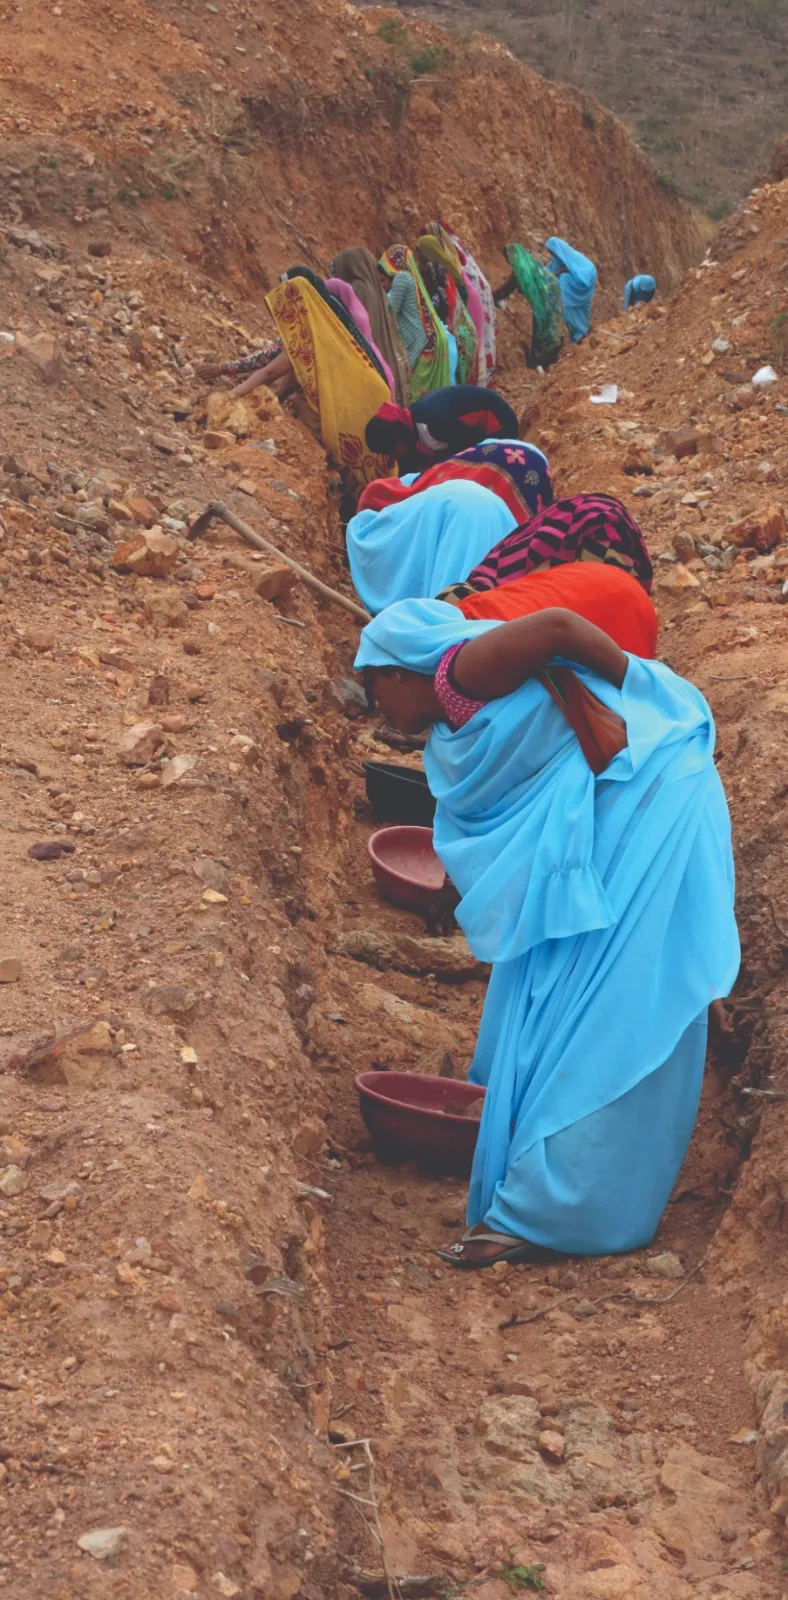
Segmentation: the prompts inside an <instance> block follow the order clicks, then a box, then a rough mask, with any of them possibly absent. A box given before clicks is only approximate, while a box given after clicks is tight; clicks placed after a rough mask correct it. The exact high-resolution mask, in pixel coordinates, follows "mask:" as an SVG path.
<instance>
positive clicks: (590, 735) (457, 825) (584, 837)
mask: <svg viewBox="0 0 788 1600" xmlns="http://www.w3.org/2000/svg"><path fill="white" fill-rule="evenodd" d="M568 663H571V667H570V666H568ZM356 665H357V667H360V668H363V669H364V670H365V677H366V679H367V683H368V688H369V689H370V691H371V692H372V694H373V695H374V697H375V698H376V699H377V700H378V702H379V704H380V705H381V707H382V709H383V710H384V711H385V712H386V715H387V716H388V718H389V720H390V721H392V722H393V723H394V724H395V725H396V726H397V727H399V728H400V729H402V730H403V731H405V732H409V733H413V732H416V731H417V730H418V729H424V728H427V727H429V728H430V736H429V739H428V741H427V748H426V753H425V770H426V773H427V778H428V781H429V785H430V789H431V790H432V793H433V795H434V796H435V799H436V801H437V810H436V814H435V833H434V842H435V849H436V851H437V853H438V855H439V856H440V858H441V860H442V862H443V864H444V866H445V868H446V871H447V872H448V874H449V876H450V877H451V879H452V881H453V882H454V885H455V887H456V889H457V890H458V892H459V893H460V895H461V897H462V898H461V901H460V905H459V907H458V910H457V918H458V921H459V923H460V925H461V927H462V928H463V929H464V931H465V934H466V936H467V938H468V942H469V944H470V946H471V949H472V950H473V952H474V954H475V955H476V956H477V957H478V958H479V959H480V960H482V961H488V962H491V963H492V964H493V971H492V977H491V980H490V986H489V991H488V995H487V1000H486V1004H485V1008H484V1014H483V1017H482V1022H481V1028H480V1032H479V1038H478V1042H477V1046H476V1052H475V1055H474V1059H473V1064H472V1067H471V1072H470V1077H471V1080H472V1081H473V1082H475V1083H478V1084H481V1085H484V1086H485V1088H486V1095H485V1101H484V1109H483V1115H482V1121H481V1127H480V1132H479V1139H478V1143H477V1148H476V1156H475V1160H474V1165H473V1173H472V1177H471V1186H470V1195H469V1202H468V1223H469V1227H468V1229H467V1230H466V1232H465V1234H464V1235H463V1237H462V1238H461V1239H460V1240H458V1241H456V1242H455V1243H453V1244H450V1245H448V1246H446V1247H445V1248H444V1249H443V1250H442V1251H441V1252H440V1254H441V1256H442V1258H443V1259H444V1260H445V1261H447V1262H449V1263H451V1264H452V1265H454V1266H459V1267H469V1268H475V1267H482V1266H489V1265H491V1264H493V1263H494V1262H496V1261H500V1260H508V1261H513V1260H522V1259H527V1258H528V1256H529V1255H532V1254H533V1253H534V1247H542V1248H548V1249H551V1250H556V1251H562V1252H570V1253H580V1254H589V1255H596V1254H605V1255H606V1254H608V1253H612V1252H615V1251H624V1250H633V1249H637V1248H638V1247H640V1246H643V1245H646V1244H648V1243H649V1241H650V1240H651V1239H652V1238H653V1235H654V1233H655V1231H656V1228H657V1226H658V1223H659V1220H660V1217H661V1215H662V1212H663V1210H664V1208H665V1205H666V1204H667V1201H668V1198H669V1196H670V1192H671V1189H672V1187H673V1185H674V1183H675V1181H676V1178H677V1176H678V1173H679V1169H680V1167H681V1163H682V1161H683V1159H684V1155H685V1152H686V1149H687V1145H688V1143H689V1140H690V1136H691V1134H692V1129H693V1125H694V1122H695V1116H696V1113H697V1107H698V1102H699V1097H700V1090H701V1082H702V1077H703V1066H704V1059H705V1052H706V1035H707V1018H708V1013H709V1008H710V1006H712V1004H713V1003H714V1002H716V1001H718V1000H719V999H720V998H721V997H723V996H725V995H727V994H728V992H729V990H730V989H731V987H732V985H733V982H734V980H735V978H736V974H737V971H738V964H739V945H738V938H737V932H736V923H735V919H734V912H733V893H734V885H733V863H732V856H731V842H730V823H729V818H728V810H727V805H726V802H725V796H724V793H723V790H722V785H721V783H720V780H719V777H718V775H717V771H716V768H715V765H714V724H713V722H712V718H711V713H710V711H709V708H708V706H707V705H706V702H705V701H704V699H703V697H702V695H701V694H700V693H699V691H698V690H697V689H695V688H694V687H693V686H692V685H691V684H689V683H686V682H685V681H684V680H683V679H681V678H679V677H677V676H676V675H675V674H674V673H673V672H671V671H670V669H669V668H668V667H666V666H664V665H662V664H661V663H658V662H655V661H643V660H640V659H639V658H638V657H635V656H628V655H625V654H624V652H623V651H621V650H619V648H618V646H617V645H616V644H614V642H613V641H612V640H611V639H609V638H608V637H607V635H606V634H603V633H601V632H600V630H599V629H597V628H595V627H593V626H592V625H591V624H590V623H587V622H585V621H584V619H582V618H579V617H575V616H573V615H571V614H570V613H569V612H566V611H559V610H552V611H544V612H542V613H540V614H539V615H537V616H529V617H524V618H521V619H519V620H518V621H515V622H508V623H496V622H476V623H474V622H469V621H467V620H465V619H464V618H463V617H462V615H461V614H459V613H458V612H457V611H456V609H455V608H453V607H451V606H448V605H445V604H444V603H443V602H441V601H435V600H432V601H421V602H416V601H410V602H403V603H400V604H398V605H393V606H390V607H389V608H388V609H387V610H386V611H384V612H382V613H381V615H380V616H379V617H377V618H375V620H374V621H373V622H371V623H370V624H369V625H368V626H367V627H366V628H365V629H364V631H363V633H362V636H361V643H360V648H359V652H358V656H357V659H356ZM546 669H549V670H546ZM600 730H601V731H600Z"/></svg>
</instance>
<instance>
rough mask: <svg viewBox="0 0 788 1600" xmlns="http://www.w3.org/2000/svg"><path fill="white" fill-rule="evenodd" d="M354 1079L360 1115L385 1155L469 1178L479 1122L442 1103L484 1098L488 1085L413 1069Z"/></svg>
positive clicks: (394, 1159)
mask: <svg viewBox="0 0 788 1600" xmlns="http://www.w3.org/2000/svg"><path fill="white" fill-rule="evenodd" d="M355 1083H356V1088H357V1090H358V1096H359V1100H360V1102H361V1115H362V1117H363V1118H364V1122H365V1123H366V1126H367V1130H368V1132H369V1133H370V1135H371V1137H372V1141H373V1143H374V1145H375V1147H376V1149H377V1150H378V1151H379V1152H380V1154H381V1155H383V1156H385V1157H387V1158H388V1159H389V1160H392V1161H418V1162H419V1163H420V1165H421V1166H425V1167H430V1168H431V1169H432V1170H433V1171H439V1172H450V1173H453V1174H454V1175H455V1176H456V1177H458V1178H467V1177H468V1175H469V1174H470V1170H471V1165H472V1163H473V1152H474V1150H475V1149H476V1139H477V1137H478V1133H479V1123H478V1121H477V1120H476V1119H475V1118H473V1117H461V1116H457V1115H454V1114H453V1113H452V1112H447V1111H444V1109H443V1107H444V1106H445V1105H446V1104H447V1103H448V1104H451V1103H452V1101H453V1102H454V1103H455V1104H456V1103H457V1102H459V1101H462V1102H463V1103H464V1104H466V1105H467V1104H469V1103H470V1102H471V1101H473V1100H482V1099H483V1098H484V1090H483V1089H480V1088H479V1087H478V1085H476V1084H474V1083H455V1082H454V1080H453V1079H452V1078H432V1077H422V1076H421V1074H419V1073H414V1072H362V1073H360V1074H359V1076H358V1077H357V1078H356V1080H355Z"/></svg>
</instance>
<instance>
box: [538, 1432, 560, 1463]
mask: <svg viewBox="0 0 788 1600" xmlns="http://www.w3.org/2000/svg"><path fill="white" fill-rule="evenodd" d="M537 1442H538V1446H539V1453H540V1455H543V1456H544V1458H545V1460H546V1461H553V1462H555V1464H556V1466H557V1465H558V1464H559V1463H560V1462H561V1461H563V1459H564V1452H565V1450H566V1444H565V1441H564V1437H563V1434H560V1433H555V1432H554V1430H553V1429H552V1428H545V1430H544V1432H543V1433H540V1435H539V1439H538V1441H537Z"/></svg>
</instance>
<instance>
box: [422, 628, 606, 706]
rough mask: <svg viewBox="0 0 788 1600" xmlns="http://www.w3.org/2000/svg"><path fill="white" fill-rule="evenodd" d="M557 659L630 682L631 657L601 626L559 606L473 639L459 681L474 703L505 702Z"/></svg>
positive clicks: (459, 659)
mask: <svg viewBox="0 0 788 1600" xmlns="http://www.w3.org/2000/svg"><path fill="white" fill-rule="evenodd" d="M556 656H563V657H564V658H565V660H567V661H575V662H577V665H578V666H580V667H588V668H589V669H590V670H591V671H593V672H597V673H598V674H599V676H600V678H606V679H607V681H608V683H614V684H615V686H616V688H617V689H620V688H621V685H622V683H623V682H624V675H625V673H626V670H627V658H626V656H625V654H624V651H623V650H620V649H619V647H618V645H617V644H614V642H613V640H612V639H611V638H610V637H609V636H608V634H606V633H603V632H602V629H601V628H597V627H595V626H594V624H593V622H586V620H585V617H578V616H576V615H575V613H574V612H573V611H564V610H563V609H560V608H559V607H557V606H552V607H550V609H549V610H547V611H538V612H537V613H536V614H535V615H534V616H530V617H518V618H517V620H516V621H515V622H504V623H502V624H501V626H500V628H491V629H490V630H489V632H488V633H482V634H479V636H478V638H476V639H469V640H468V643H467V644H464V645H463V647H462V650H460V651H459V652H458V654H457V655H456V656H455V658H454V663H453V667H454V679H455V682H456V684H457V687H458V688H459V689H462V690H463V691H464V692H465V694H468V695H470V696H471V697H472V698H473V699H474V700H499V699H501V698H502V697H503V696H504V695H507V694H511V693H512V692H513V690H514V689H519V688H520V686H521V685H522V684H524V683H526V682H527V680H528V679H529V678H533V677H535V676H536V674H537V673H538V672H541V671H542V669H543V667H546V666H548V665H549V663H550V662H551V661H552V660H554V658H555V657H556Z"/></svg>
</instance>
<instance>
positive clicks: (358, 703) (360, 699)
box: [333, 678, 369, 721]
mask: <svg viewBox="0 0 788 1600" xmlns="http://www.w3.org/2000/svg"><path fill="white" fill-rule="evenodd" d="M333 687H334V691H335V693H336V697H337V699H338V701H339V704H340V705H341V707H342V710H343V711H344V713H345V716H346V717H348V718H349V719H350V721H353V720H354V719H355V718H357V717H365V716H367V714H368V711H369V706H368V705H367V696H366V694H365V692H364V689H363V687H362V685H361V684H360V683H356V681H355V679H354V678H337V680H336V682H335V684H334V685H333Z"/></svg>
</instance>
